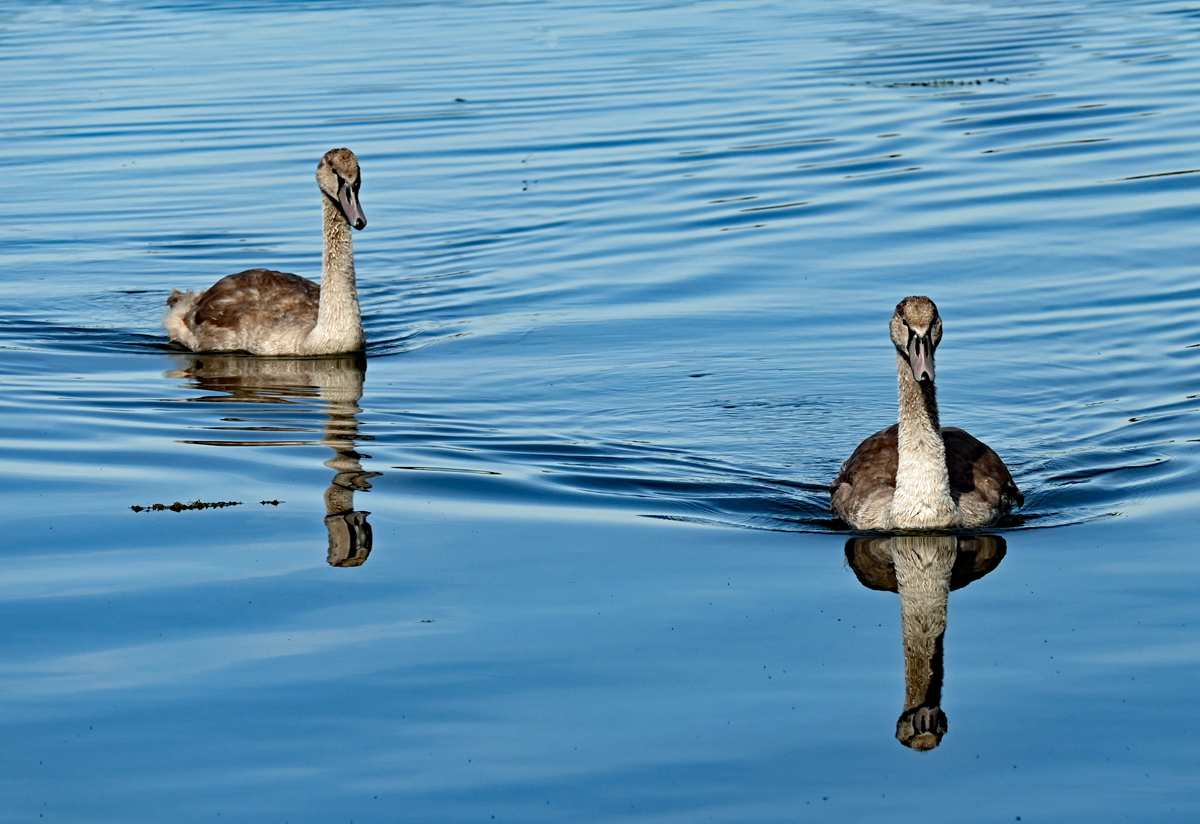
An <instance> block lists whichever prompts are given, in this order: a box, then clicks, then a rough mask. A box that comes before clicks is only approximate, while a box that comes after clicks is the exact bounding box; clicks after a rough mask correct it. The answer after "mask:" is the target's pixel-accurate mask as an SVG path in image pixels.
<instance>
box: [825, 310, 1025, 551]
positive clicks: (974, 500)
mask: <svg viewBox="0 0 1200 824" xmlns="http://www.w3.org/2000/svg"><path fill="white" fill-rule="evenodd" d="M891 332H892V343H893V344H894V345H895V347H896V371H897V372H898V373H899V382H900V422H899V423H897V424H892V425H891V426H889V427H888V428H887V429H884V430H881V431H879V432H876V433H875V434H874V435H872V436H871V437H869V438H867V439H866V440H865V441H863V442H862V443H861V444H859V445H858V448H857V449H855V450H854V454H852V455H851V456H850V457H849V458H847V459H846V462H845V463H844V464H842V469H841V471H840V472H839V473H838V476H837V478H836V479H834V482H833V484H832V485H831V486H830V493H831V502H830V503H831V507H832V509H833V514H834V515H836V516H837V517H839V518H841V519H842V520H843V521H845V522H846V523H847V524H849V525H850V526H851V527H852V528H853V529H858V530H864V531H895V530H926V529H936V530H951V529H963V528H974V527H983V526H988V525H990V524H994V523H996V522H997V521H998V520H1000V518H1002V517H1003V516H1005V515H1007V514H1008V513H1009V512H1011V511H1012V508H1013V506H1014V505H1016V506H1020V505H1021V504H1023V503H1024V502H1025V498H1024V496H1023V495H1022V494H1021V491H1020V490H1019V489H1017V485H1016V484H1015V483H1014V482H1013V479H1012V475H1011V474H1010V473H1009V471H1008V467H1006V466H1005V465H1004V461H1002V460H1000V456H999V455H997V454H996V453H995V452H993V451H992V450H991V448H990V447H988V446H987V444H985V443H983V442H982V441H980V440H978V439H976V438H974V437H972V436H971V435H969V434H967V433H966V432H964V431H963V430H961V429H954V428H952V427H947V428H942V427H941V425H940V423H939V420H938V408H937V392H936V389H935V388H934V383H933V375H934V369H933V353H934V351H935V350H936V349H937V346H938V344H939V343H940V342H941V340H942V319H941V317H940V316H939V315H938V310H937V306H935V305H934V303H933V301H932V300H930V299H929V298H927V297H921V296H913V297H907V298H905V299H904V300H902V301H900V303H899V304H898V305H897V306H896V313H895V314H894V315H892V321H891Z"/></svg>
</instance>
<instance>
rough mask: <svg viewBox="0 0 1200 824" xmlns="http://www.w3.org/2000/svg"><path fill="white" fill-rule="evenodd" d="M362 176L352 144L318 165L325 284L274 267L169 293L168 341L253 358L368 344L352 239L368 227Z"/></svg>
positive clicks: (350, 348)
mask: <svg viewBox="0 0 1200 824" xmlns="http://www.w3.org/2000/svg"><path fill="white" fill-rule="evenodd" d="M361 184H362V176H361V175H360V174H359V170H358V158H356V157H355V156H354V152H352V151H350V150H349V149H333V150H331V151H329V152H326V153H325V156H324V157H323V158H321V162H320V163H318V164H317V185H318V186H319V187H320V188H321V194H322V195H323V197H322V198H321V212H322V224H323V227H324V235H325V253H324V256H323V257H322V259H321V284H320V285H319V286H318V285H317V284H315V283H313V282H312V281H311V280H308V279H307V278H302V277H300V276H299V275H292V274H288V273H287V272H273V271H271V270H270V269H247V270H246V271H245V272H238V273H237V274H236V275H228V276H226V277H223V278H221V279H220V280H218V281H217V282H216V283H214V284H213V285H212V287H211V288H209V289H208V290H206V291H204V292H201V293H199V294H196V293H195V292H193V291H191V290H188V291H187V292H180V291H179V290H178V289H176V290H174V291H173V292H172V293H171V296H170V297H169V298H167V306H168V307H170V308H168V310H167V314H166V316H165V317H164V318H163V325H164V326H166V327H167V333H168V334H169V335H170V337H171V340H173V341H178V342H179V343H181V344H183V345H184V346H186V347H187V348H188V349H191V350H192V351H194V352H215V351H234V350H241V351H246V352H250V353H251V354H254V355H331V354H336V353H340V352H357V351H360V350H361V349H362V348H363V346H364V344H365V339H364V338H363V330H362V316H361V315H360V314H359V310H358V290H357V288H356V287H355V284H354V242H353V240H352V239H351V237H350V227H351V226H353V227H354V228H355V229H361V228H363V227H364V226H366V225H367V218H366V215H364V214H363V211H362V207H361V206H360V205H359V203H358V188H359V186H360V185H361Z"/></svg>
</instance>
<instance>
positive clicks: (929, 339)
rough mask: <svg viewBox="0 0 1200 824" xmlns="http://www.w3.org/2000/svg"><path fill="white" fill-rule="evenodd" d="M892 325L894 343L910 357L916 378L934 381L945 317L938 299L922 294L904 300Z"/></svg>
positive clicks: (897, 349)
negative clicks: (937, 302) (934, 370)
mask: <svg viewBox="0 0 1200 824" xmlns="http://www.w3.org/2000/svg"><path fill="white" fill-rule="evenodd" d="M891 329H892V343H893V344H894V345H895V347H896V351H897V352H898V353H900V355H901V356H902V357H903V358H904V359H905V360H907V361H908V365H909V366H910V367H911V368H912V373H913V379H914V380H916V381H917V382H918V383H919V382H921V381H923V380H927V381H929V382H930V383H933V352H934V350H935V349H937V347H938V344H939V343H941V342H942V318H941V316H940V315H938V310H937V306H936V305H935V304H934V302H933V301H931V300H930V299H929V298H927V297H924V296H921V295H913V296H911V297H907V298H905V299H904V300H902V301H900V303H898V304H897V305H896V314H894V315H892V323H891Z"/></svg>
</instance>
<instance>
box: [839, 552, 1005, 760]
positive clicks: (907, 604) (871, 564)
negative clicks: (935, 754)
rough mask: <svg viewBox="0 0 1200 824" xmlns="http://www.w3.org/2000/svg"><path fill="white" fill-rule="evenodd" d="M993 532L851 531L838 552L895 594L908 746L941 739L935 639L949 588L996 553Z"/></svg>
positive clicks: (995, 561) (994, 560)
mask: <svg viewBox="0 0 1200 824" xmlns="http://www.w3.org/2000/svg"><path fill="white" fill-rule="evenodd" d="M1005 551H1006V545H1005V542H1004V539H1003V538H1001V537H999V536H995V535H965V536H957V535H891V536H886V537H885V536H879V537H870V538H851V539H850V540H849V541H847V542H846V560H847V561H848V562H849V564H850V567H851V568H852V569H853V570H854V574H855V575H856V576H858V580H859V582H860V583H861V584H862V585H863V586H865V587H868V588H870V589H877V590H887V591H889V592H898V593H899V594H900V627H901V630H902V631H903V633H904V711H903V712H902V713H901V714H900V719H899V720H898V721H897V722H896V738H897V739H898V740H899V741H900V743H901V744H903V745H905V746H906V747H911V748H912V749H914V750H931V749H933V748H934V747H936V746H937V745H938V744H940V743H941V742H942V736H944V735H945V734H946V730H947V729H948V726H949V725H948V722H947V720H946V714H945V713H944V712H943V711H942V706H941V704H942V677H943V669H942V643H943V640H944V639H945V636H946V605H947V602H948V600H949V596H950V591H951V590H954V589H959V588H961V587H965V586H966V585H967V584H969V583H971V582H972V581H975V580H978V579H979V578H982V577H983V576H984V575H987V574H988V573H989V572H991V571H992V570H993V569H995V568H996V567H997V566H999V564H1000V561H1001V560H1002V559H1003V558H1004V553H1005Z"/></svg>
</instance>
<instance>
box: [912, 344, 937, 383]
mask: <svg viewBox="0 0 1200 824" xmlns="http://www.w3.org/2000/svg"><path fill="white" fill-rule="evenodd" d="M908 365H909V366H911V367H912V372H913V378H915V379H916V380H917V382H920V381H923V380H925V379H928V380H929V381H930V382H931V383H932V382H933V342H932V341H931V340H930V339H929V336H928V335H913V336H912V337H910V338H909V339H908Z"/></svg>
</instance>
